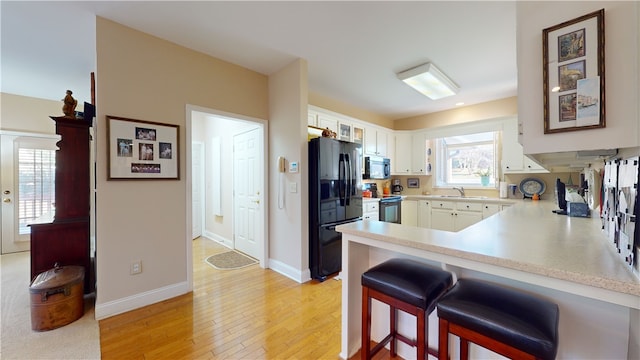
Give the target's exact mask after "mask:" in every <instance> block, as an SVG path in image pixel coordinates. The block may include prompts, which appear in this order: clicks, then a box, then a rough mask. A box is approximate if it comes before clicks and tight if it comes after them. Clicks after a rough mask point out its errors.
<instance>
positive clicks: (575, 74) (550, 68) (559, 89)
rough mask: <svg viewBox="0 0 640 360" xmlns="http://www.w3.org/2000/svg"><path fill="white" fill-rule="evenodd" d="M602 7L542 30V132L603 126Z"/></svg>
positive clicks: (604, 124) (551, 132)
mask: <svg viewBox="0 0 640 360" xmlns="http://www.w3.org/2000/svg"><path fill="white" fill-rule="evenodd" d="M604 49H605V47H604V9H600V10H598V11H594V12H592V13H589V14H586V15H583V16H580V17H578V18H575V19H573V20H569V21H566V22H563V23H561V24H558V25H555V26H552V27H549V28H546V29H544V30H543V31H542V56H543V68H542V72H543V95H544V133H545V134H553V133H559V132H565V131H575V130H585V129H595V128H604V127H605V126H606V122H605V71H604V70H605V66H604Z"/></svg>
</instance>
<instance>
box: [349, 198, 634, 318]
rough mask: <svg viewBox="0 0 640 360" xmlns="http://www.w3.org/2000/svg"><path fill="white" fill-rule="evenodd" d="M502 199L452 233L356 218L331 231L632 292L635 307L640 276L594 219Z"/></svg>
mask: <svg viewBox="0 0 640 360" xmlns="http://www.w3.org/2000/svg"><path fill="white" fill-rule="evenodd" d="M411 198H412V197H409V199H411ZM429 198H432V199H433V198H434V197H429ZM442 199H443V200H444V199H446V198H442ZM486 200H487V199H484V200H480V201H486ZM491 200H503V199H491ZM507 201H509V202H512V203H513V204H514V205H513V206H511V207H509V208H508V209H505V210H503V211H501V212H499V213H497V214H495V215H493V216H491V217H489V218H487V219H485V220H483V221H481V222H479V223H476V224H474V225H472V226H470V227H467V228H465V229H463V230H461V231H459V232H457V233H454V232H447V231H440V230H433V229H424V228H419V227H412V226H403V225H399V224H393V223H386V222H378V221H358V222H355V223H350V224H345V225H340V226H338V227H337V230H338V231H340V232H342V233H344V234H348V235H353V236H357V237H362V238H368V239H372V240H377V241H383V242H385V243H388V244H391V245H394V246H398V245H399V246H402V247H405V248H409V249H410V248H414V249H419V250H424V251H427V252H429V253H435V254H441V255H445V256H450V257H454V258H458V259H464V260H470V261H472V262H477V263H482V264H488V265H491V266H497V267H500V268H505V269H511V270H517V271H520V272H524V273H529V274H536V275H541V276H544V277H547V278H551V279H559V280H563V281H568V282H569V283H575V284H580V285H587V286H591V287H595V288H601V289H606V290H610V291H613V292H614V293H618V294H626V295H627V296H628V295H632V298H631V302H634V301H635V300H634V298H633V296H635V297H638V298H637V299H638V300H637V302H638V305H637V306H632V307H636V308H640V297H639V296H640V280H639V279H638V277H637V276H636V274H634V273H633V272H632V270H631V269H630V268H628V267H627V266H626V265H625V264H624V263H623V262H622V259H620V258H618V257H617V256H616V255H615V254H614V252H613V251H614V250H613V246H612V245H610V244H609V243H608V240H607V238H606V236H605V234H604V233H603V232H602V231H601V220H600V219H599V218H597V217H592V218H579V217H569V216H566V215H556V214H554V213H552V210H554V209H555V208H556V206H555V203H554V202H553V201H530V200H512V199H509V200H507Z"/></svg>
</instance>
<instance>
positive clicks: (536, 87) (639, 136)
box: [516, 1, 640, 154]
mask: <svg viewBox="0 0 640 360" xmlns="http://www.w3.org/2000/svg"><path fill="white" fill-rule="evenodd" d="M639 6H640V3H639V2H637V1H622V2H620V1H619V2H609V1H563V2H560V1H549V2H544V1H534V2H527V1H523V2H518V3H517V7H516V14H517V22H516V23H517V31H518V34H517V46H518V51H517V54H518V117H519V120H520V121H521V122H522V124H523V130H524V136H523V147H524V152H525V153H526V154H540V153H549V152H559V151H575V150H593V149H608V148H625V147H637V146H640V125H639V111H640V110H639V109H638V94H639V88H638V86H639V85H638V79H639V77H638V72H639V70H638V66H639V64H638V62H639V48H640V45H639V39H638V37H639V36H640V35H639V32H640V31H639V30H640V29H639V26H638V24H639V19H638V18H639V16H638V7H639ZM602 8H604V9H605V25H604V27H605V81H606V87H605V91H606V92H605V101H606V105H605V106H606V127H605V128H603V129H590V130H579V131H571V132H563V133H556V134H544V120H543V119H544V117H543V114H544V113H543V94H542V82H543V76H542V30H543V29H545V28H548V27H551V26H554V25H557V24H560V23H563V22H565V21H568V20H571V19H574V18H577V17H579V16H582V15H585V14H588V13H591V12H593V11H597V10H599V9H602Z"/></svg>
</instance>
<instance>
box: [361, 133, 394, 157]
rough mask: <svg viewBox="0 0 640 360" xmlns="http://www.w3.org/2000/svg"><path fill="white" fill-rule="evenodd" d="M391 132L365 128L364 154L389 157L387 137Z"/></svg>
mask: <svg viewBox="0 0 640 360" xmlns="http://www.w3.org/2000/svg"><path fill="white" fill-rule="evenodd" d="M389 135H390V132H389V131H386V130H383V129H382V128H378V127H373V126H366V127H365V128H364V153H365V155H373V156H387V143H388V140H387V136H389Z"/></svg>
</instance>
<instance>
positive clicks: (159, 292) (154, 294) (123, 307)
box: [95, 281, 190, 320]
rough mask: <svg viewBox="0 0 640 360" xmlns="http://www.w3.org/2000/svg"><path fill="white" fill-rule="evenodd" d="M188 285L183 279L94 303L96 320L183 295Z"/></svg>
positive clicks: (186, 291)
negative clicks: (145, 290) (101, 302)
mask: <svg viewBox="0 0 640 360" xmlns="http://www.w3.org/2000/svg"><path fill="white" fill-rule="evenodd" d="M188 285H189V284H187V282H186V281H184V282H180V283H177V284H173V285H168V286H165V287H161V288H158V289H153V290H151V291H147V292H143V293H139V294H135V295H132V296H128V297H126V298H122V299H118V300H114V301H109V302H106V303H104V304H98V303H96V308H95V316H96V320H102V319H106V318H108V317H111V316H114V315H118V314H122V313H125V312H127V311H131V310H135V309H138V308H141V307H143V306H147V305H151V304H155V303H157V302H160V301H163V300H167V299H171V298H174V297H176V296H180V295H184V294H186V293H188V292H189V291H190V290H189V286H188ZM99 291H100V289H98V292H99Z"/></svg>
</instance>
